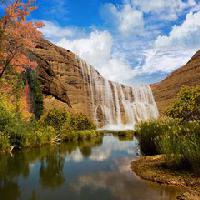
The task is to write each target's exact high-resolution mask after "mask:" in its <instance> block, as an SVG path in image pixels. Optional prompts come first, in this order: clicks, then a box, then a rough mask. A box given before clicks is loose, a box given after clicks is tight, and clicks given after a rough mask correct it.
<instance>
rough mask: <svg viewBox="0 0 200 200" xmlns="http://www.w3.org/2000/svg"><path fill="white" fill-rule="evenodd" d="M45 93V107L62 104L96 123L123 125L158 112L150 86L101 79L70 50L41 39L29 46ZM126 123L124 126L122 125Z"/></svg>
mask: <svg viewBox="0 0 200 200" xmlns="http://www.w3.org/2000/svg"><path fill="white" fill-rule="evenodd" d="M32 57H33V59H34V60H36V61H37V63H38V69H37V72H38V75H39V80H40V82H41V86H42V91H43V94H44V95H45V108H46V109H48V108H52V107H61V108H63V109H67V110H69V111H71V112H73V113H83V114H85V115H87V116H88V117H89V118H91V119H93V120H94V121H95V123H96V124H97V125H98V127H103V126H106V125H108V124H109V125H111V126H112V127H114V126H115V125H122V126H123V128H126V129H129V128H130V129H132V128H134V126H135V124H136V123H137V122H138V121H141V120H144V119H150V118H156V117H157V116H158V112H157V108H156V104H155V101H154V98H153V96H152V92H151V89H150V87H149V86H143V87H139V88H134V87H130V86H125V85H122V84H118V83H114V82H112V81H108V80H106V79H104V78H103V77H102V76H101V75H100V74H99V73H98V72H97V71H96V70H95V69H94V68H93V67H92V66H90V65H88V64H87V63H85V62H84V61H83V60H81V59H79V58H78V57H77V56H76V55H75V54H73V53H72V52H70V51H69V50H65V49H62V48H60V47H57V46H55V45H53V44H52V43H50V42H48V41H46V40H41V41H39V42H38V43H37V45H36V47H35V48H34V49H33V50H32ZM125 125H126V127H125Z"/></svg>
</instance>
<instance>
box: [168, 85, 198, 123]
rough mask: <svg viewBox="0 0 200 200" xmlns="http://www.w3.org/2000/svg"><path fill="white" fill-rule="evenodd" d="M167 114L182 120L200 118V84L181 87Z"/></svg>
mask: <svg viewBox="0 0 200 200" xmlns="http://www.w3.org/2000/svg"><path fill="white" fill-rule="evenodd" d="M166 114H167V115H168V116H170V117H172V118H179V119H181V120H182V121H193V120H200V86H195V87H183V88H181V90H180V92H179V93H178V95H177V99H176V101H175V103H174V104H173V105H172V107H171V108H170V109H169V110H168V111H167V113H166Z"/></svg>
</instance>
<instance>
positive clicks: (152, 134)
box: [136, 118, 179, 155]
mask: <svg viewBox="0 0 200 200" xmlns="http://www.w3.org/2000/svg"><path fill="white" fill-rule="evenodd" d="M178 123H179V121H178V120H174V119H170V118H163V119H160V120H152V121H147V122H142V123H141V124H139V125H138V126H137V127H136V133H137V134H138V135H139V142H140V147H141V151H142V153H143V154H145V155H156V154H159V153H160V149H159V148H158V145H157V140H156V138H158V137H159V136H160V135H163V134H164V133H166V132H167V131H173V130H175V129H176V128H177V125H178Z"/></svg>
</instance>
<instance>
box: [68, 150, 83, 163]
mask: <svg viewBox="0 0 200 200" xmlns="http://www.w3.org/2000/svg"><path fill="white" fill-rule="evenodd" d="M83 159H84V158H83V155H82V153H81V152H80V150H79V149H78V148H77V149H76V150H75V151H72V152H71V153H70V154H68V155H66V157H65V162H70V161H74V162H81V161H82V160H83Z"/></svg>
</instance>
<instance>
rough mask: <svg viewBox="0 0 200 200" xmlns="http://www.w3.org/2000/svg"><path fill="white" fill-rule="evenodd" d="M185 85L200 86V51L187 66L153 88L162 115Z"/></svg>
mask: <svg viewBox="0 0 200 200" xmlns="http://www.w3.org/2000/svg"><path fill="white" fill-rule="evenodd" d="M183 85H186V86H195V85H200V51H197V53H196V54H195V55H194V56H193V57H192V58H191V60H190V61H188V62H187V64H186V65H184V66H182V67H181V68H179V69H177V70H176V71H174V72H173V73H172V74H170V75H169V76H168V77H167V78H166V79H164V80H163V81H161V82H159V83H156V84H153V85H152V86H151V87H152V90H153V94H154V96H155V99H156V102H157V105H158V108H159V111H160V112H161V113H163V112H164V111H165V110H166V108H167V107H168V106H169V105H171V103H172V102H173V101H174V98H175V96H176V94H177V92H178V91H179V90H180V88H181V86H183Z"/></svg>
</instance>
